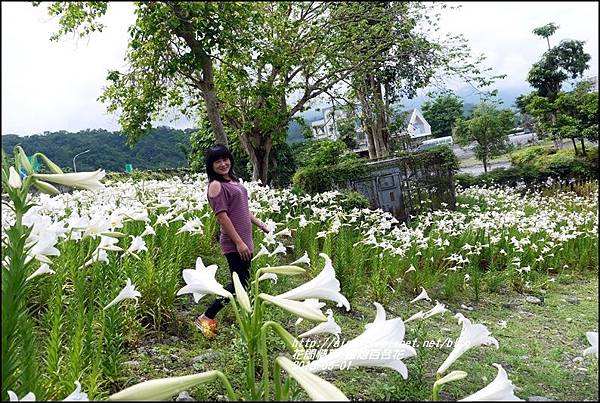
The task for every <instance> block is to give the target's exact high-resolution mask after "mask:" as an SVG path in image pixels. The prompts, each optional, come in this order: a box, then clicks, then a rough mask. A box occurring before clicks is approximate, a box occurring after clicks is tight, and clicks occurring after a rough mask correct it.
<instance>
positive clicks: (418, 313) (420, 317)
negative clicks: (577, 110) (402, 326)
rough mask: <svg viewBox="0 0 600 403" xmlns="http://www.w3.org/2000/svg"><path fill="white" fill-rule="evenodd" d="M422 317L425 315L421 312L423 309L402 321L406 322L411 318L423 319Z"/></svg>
mask: <svg viewBox="0 0 600 403" xmlns="http://www.w3.org/2000/svg"><path fill="white" fill-rule="evenodd" d="M424 317H425V314H424V313H423V311H419V312H417V313H415V314H414V315H413V316H411V317H410V318H408V319H406V320H405V321H404V323H408V322H410V321H411V320H417V319H423V318H424Z"/></svg>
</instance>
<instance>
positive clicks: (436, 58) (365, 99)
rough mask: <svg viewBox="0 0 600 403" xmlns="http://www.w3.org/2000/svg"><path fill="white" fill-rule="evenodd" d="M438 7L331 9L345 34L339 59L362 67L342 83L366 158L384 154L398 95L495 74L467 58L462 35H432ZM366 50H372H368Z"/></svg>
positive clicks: (416, 4) (479, 82) (347, 6)
mask: <svg viewBox="0 0 600 403" xmlns="http://www.w3.org/2000/svg"><path fill="white" fill-rule="evenodd" d="M438 7H440V8H441V9H444V8H445V7H446V5H444V4H431V5H427V4H425V3H420V2H362V3H361V2H348V3H342V4H340V5H339V6H338V7H337V8H336V9H335V16H334V19H336V20H337V21H339V23H337V24H334V29H335V30H336V32H337V33H338V35H339V36H340V37H345V38H347V39H346V41H345V42H346V43H347V44H348V46H347V47H346V49H345V51H344V52H343V53H340V54H339V55H338V60H339V63H348V64H350V65H355V64H357V63H358V62H359V61H362V66H361V67H360V68H359V69H356V70H355V71H353V72H352V75H351V77H350V79H348V80H345V83H346V84H347V85H348V86H349V87H350V89H349V91H348V93H347V96H348V97H349V98H350V99H352V100H354V99H355V100H357V101H358V102H359V103H360V105H361V122H362V125H363V130H364V132H365V133H366V136H367V144H368V150H369V158H379V157H384V156H386V155H388V153H389V152H390V124H391V107H390V105H391V104H392V103H393V102H396V101H398V100H399V99H400V98H401V97H404V96H407V97H409V98H412V97H414V96H415V95H416V92H417V89H419V88H424V87H426V86H427V85H429V84H432V83H435V84H437V82H438V81H443V80H444V79H445V78H447V77H449V76H454V77H458V78H461V79H464V80H466V81H468V82H470V83H475V84H477V85H483V86H485V85H489V84H490V83H491V82H493V80H494V79H495V78H497V77H491V78H485V77H484V75H485V74H486V72H487V71H489V69H482V68H480V67H479V64H480V62H481V61H482V60H483V58H481V57H480V58H478V59H477V60H475V61H473V60H471V59H472V58H471V57H470V54H469V52H470V51H469V49H468V46H466V44H465V39H464V38H463V37H461V36H448V37H447V38H445V39H444V40H438V39H433V38H432V37H430V36H429V35H428V33H429V32H431V31H435V30H436V29H437V23H438V19H439V15H440V14H439V12H438ZM372 49H378V51H377V52H372V51H371V50H372Z"/></svg>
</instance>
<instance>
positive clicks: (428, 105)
mask: <svg viewBox="0 0 600 403" xmlns="http://www.w3.org/2000/svg"><path fill="white" fill-rule="evenodd" d="M421 109H422V111H423V117H424V118H425V119H427V122H429V124H430V125H431V134H432V135H433V137H445V136H452V128H453V127H454V122H455V121H456V119H459V118H462V116H463V101H462V99H460V98H458V97H457V96H456V95H454V93H451V92H450V93H446V94H442V95H440V96H438V97H437V98H435V99H434V100H429V101H426V102H425V103H423V105H421Z"/></svg>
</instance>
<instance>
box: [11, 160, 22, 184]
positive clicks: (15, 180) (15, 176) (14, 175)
mask: <svg viewBox="0 0 600 403" xmlns="http://www.w3.org/2000/svg"><path fill="white" fill-rule="evenodd" d="M8 171H9V172H10V174H9V177H8V185H9V186H10V187H11V188H13V189H21V185H22V182H21V176H20V175H19V173H18V172H17V170H16V169H15V168H14V167H12V166H11V167H10V168H9V169H8Z"/></svg>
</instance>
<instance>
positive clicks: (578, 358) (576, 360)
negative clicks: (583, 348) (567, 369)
mask: <svg viewBox="0 0 600 403" xmlns="http://www.w3.org/2000/svg"><path fill="white" fill-rule="evenodd" d="M581 361H583V357H575V358H573V362H581Z"/></svg>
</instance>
